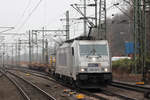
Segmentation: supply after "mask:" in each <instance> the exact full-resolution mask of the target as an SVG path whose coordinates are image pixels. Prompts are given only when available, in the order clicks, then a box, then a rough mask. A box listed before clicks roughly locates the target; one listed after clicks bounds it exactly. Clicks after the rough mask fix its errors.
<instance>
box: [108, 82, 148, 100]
mask: <svg viewBox="0 0 150 100" xmlns="http://www.w3.org/2000/svg"><path fill="white" fill-rule="evenodd" d="M110 85H111V86H114V87H119V88H123V89H126V90H132V91H136V92H141V93H144V96H145V97H146V98H148V99H150V88H148V87H143V86H138V85H132V84H126V83H121V82H115V81H114V82H112V83H111V84H110Z"/></svg>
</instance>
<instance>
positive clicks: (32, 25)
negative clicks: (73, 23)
mask: <svg viewBox="0 0 150 100" xmlns="http://www.w3.org/2000/svg"><path fill="white" fill-rule="evenodd" d="M40 1H41V2H40ZM81 1H82V0H0V27H15V29H14V30H13V31H12V32H25V31H27V30H29V29H40V28H41V27H43V26H46V27H47V29H50V28H57V29H58V28H60V27H61V26H63V25H62V24H60V23H61V22H60V18H64V15H65V11H66V10H70V11H71V14H72V15H70V17H71V16H73V15H75V14H76V11H74V13H73V9H72V8H71V6H70V4H73V3H79V2H81ZM87 1H92V0H87ZM116 1H119V0H107V6H111V3H114V2H116ZM38 4H39V5H38ZM37 5H38V6H37ZM36 7H37V8H36ZM110 13H111V12H109V13H108V14H109V15H111V14H110ZM76 16H77V14H76ZM1 30H4V29H0V31H1ZM8 32H11V31H8Z"/></svg>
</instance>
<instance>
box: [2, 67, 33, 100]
mask: <svg viewBox="0 0 150 100" xmlns="http://www.w3.org/2000/svg"><path fill="white" fill-rule="evenodd" d="M0 72H1V73H2V74H3V75H4V76H5V77H6V78H7V79H8V80H9V81H11V82H12V83H13V84H14V85H15V86H16V88H17V89H18V90H19V92H20V93H21V95H22V96H23V97H24V99H26V100H31V99H30V98H29V96H28V95H27V94H26V93H25V92H24V90H23V89H22V88H21V87H20V86H19V85H18V84H17V83H16V82H15V81H14V80H13V79H12V78H10V77H9V76H8V75H6V74H5V73H4V72H3V71H2V70H0Z"/></svg>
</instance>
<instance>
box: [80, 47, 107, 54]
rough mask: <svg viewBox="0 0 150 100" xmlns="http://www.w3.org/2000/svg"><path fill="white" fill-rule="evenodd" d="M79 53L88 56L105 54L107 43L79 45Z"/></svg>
mask: <svg viewBox="0 0 150 100" xmlns="http://www.w3.org/2000/svg"><path fill="white" fill-rule="evenodd" d="M80 55H81V56H86V55H87V56H89V55H98V56H107V55H108V52H107V45H99V44H94V45H80Z"/></svg>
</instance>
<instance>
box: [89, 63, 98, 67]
mask: <svg viewBox="0 0 150 100" xmlns="http://www.w3.org/2000/svg"><path fill="white" fill-rule="evenodd" d="M88 67H98V64H97V63H89V64H88Z"/></svg>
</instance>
